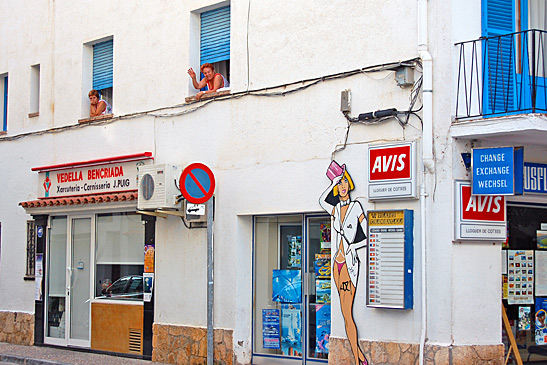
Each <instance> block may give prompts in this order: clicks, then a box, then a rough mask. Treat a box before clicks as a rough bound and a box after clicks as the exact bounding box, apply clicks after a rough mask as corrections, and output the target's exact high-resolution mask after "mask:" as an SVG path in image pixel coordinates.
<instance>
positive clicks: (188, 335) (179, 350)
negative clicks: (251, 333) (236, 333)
mask: <svg viewBox="0 0 547 365" xmlns="http://www.w3.org/2000/svg"><path fill="white" fill-rule="evenodd" d="M152 331H153V334H154V337H153V339H152V361H156V362H164V363H168V364H181V365H182V364H184V365H201V364H207V329H206V328H201V327H183V326H173V325H165V324H154V327H153V329H152ZM232 341H233V331H232V330H224V329H215V330H214V358H215V360H214V363H215V364H218V365H233V362H234V347H233V342H232Z"/></svg>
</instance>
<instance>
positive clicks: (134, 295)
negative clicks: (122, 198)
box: [95, 213, 144, 300]
mask: <svg viewBox="0 0 547 365" xmlns="http://www.w3.org/2000/svg"><path fill="white" fill-rule="evenodd" d="M96 226H97V232H96V242H97V243H96V274H95V282H96V284H95V297H96V298H100V299H124V300H142V298H143V281H142V273H143V270H144V249H143V242H144V225H143V224H142V222H141V217H140V215H138V214H134V213H109V214H98V215H97V223H96Z"/></svg>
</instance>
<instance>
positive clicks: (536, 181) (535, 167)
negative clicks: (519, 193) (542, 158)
mask: <svg viewBox="0 0 547 365" xmlns="http://www.w3.org/2000/svg"><path fill="white" fill-rule="evenodd" d="M524 192H525V193H535V194H547V164H544V163H532V162H525V163H524Z"/></svg>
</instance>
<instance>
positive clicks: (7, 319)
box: [0, 312, 34, 346]
mask: <svg viewBox="0 0 547 365" xmlns="http://www.w3.org/2000/svg"><path fill="white" fill-rule="evenodd" d="M0 342H9V343H13V344H17V345H27V346H31V345H33V344H34V315H33V314H29V313H20V312H0Z"/></svg>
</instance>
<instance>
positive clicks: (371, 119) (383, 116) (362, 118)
mask: <svg viewBox="0 0 547 365" xmlns="http://www.w3.org/2000/svg"><path fill="white" fill-rule="evenodd" d="M405 66H408V65H405ZM415 66H418V67H419V69H420V70H421V69H422V64H421V62H420V60H415ZM422 82H423V76H420V78H419V79H418V80H416V82H415V83H414V84H413V85H412V90H411V91H410V96H409V98H410V104H409V106H408V110H405V111H398V110H397V109H395V108H390V109H384V110H377V111H374V112H368V113H362V114H359V116H357V117H352V116H350V113H349V111H343V112H342V114H343V115H344V117H345V118H346V120H347V122H348V124H347V127H346V134H345V137H344V143H343V144H342V146H340V147H338V148H336V149H335V150H334V151H333V152H332V159H334V156H335V155H336V153H338V152H340V151H343V150H344V149H346V147H347V143H348V137H349V132H350V129H351V126H352V125H354V124H355V123H360V124H364V125H375V124H379V123H382V122H384V121H386V120H390V119H395V120H397V121H398V122H399V124H400V125H401V127H403V128H405V127H406V126H407V125H408V122H409V119H410V116H411V115H414V116H415V117H416V118H418V120H419V121H420V124H421V125H422V128H423V121H422V118H421V117H420V115H419V114H418V112H419V111H421V110H422V107H423V105H422V106H420V107H419V108H418V109H416V110H414V109H413V108H414V106H415V104H416V101H417V100H418V97H419V95H420V90H421V88H422ZM401 116H404V120H403V119H402V118H401Z"/></svg>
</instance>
